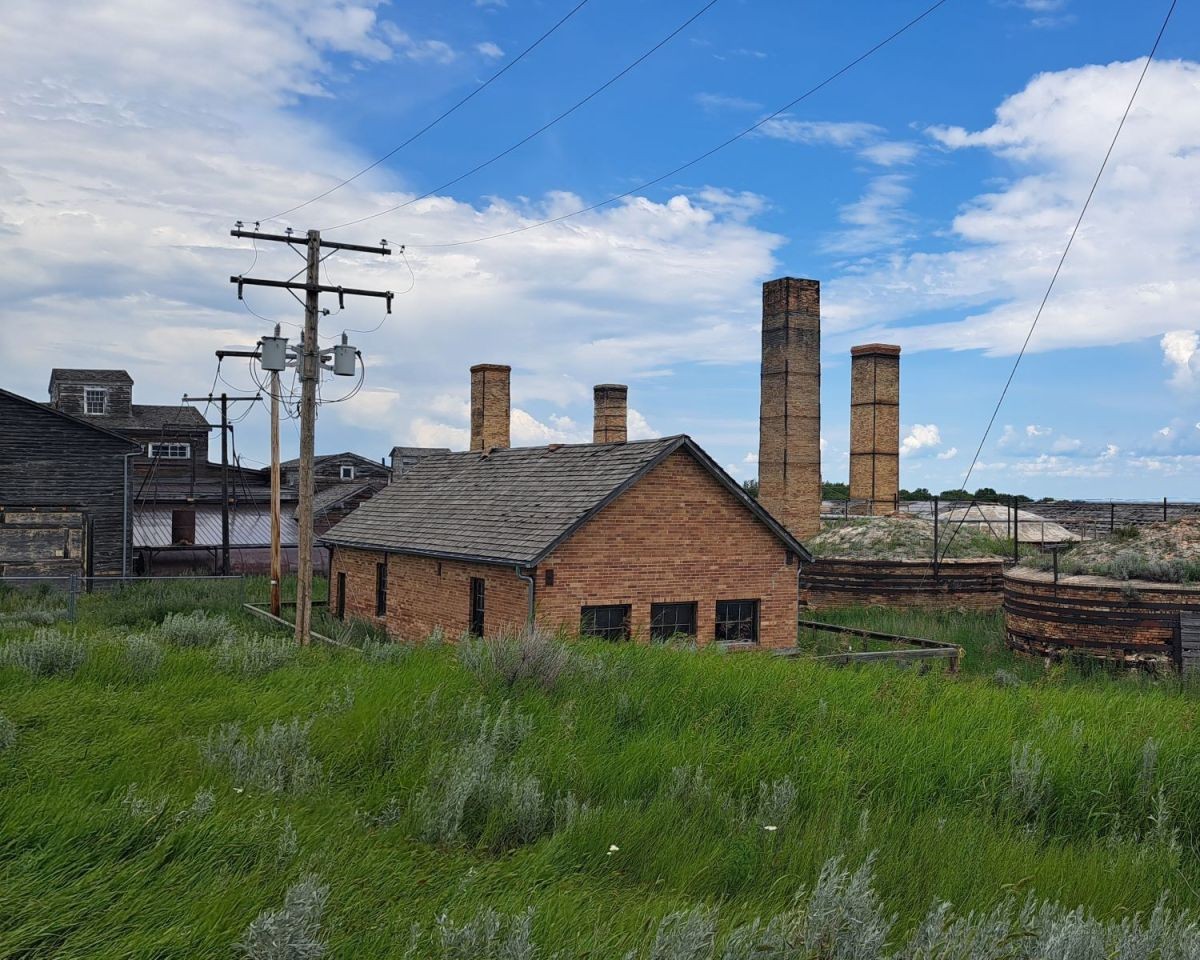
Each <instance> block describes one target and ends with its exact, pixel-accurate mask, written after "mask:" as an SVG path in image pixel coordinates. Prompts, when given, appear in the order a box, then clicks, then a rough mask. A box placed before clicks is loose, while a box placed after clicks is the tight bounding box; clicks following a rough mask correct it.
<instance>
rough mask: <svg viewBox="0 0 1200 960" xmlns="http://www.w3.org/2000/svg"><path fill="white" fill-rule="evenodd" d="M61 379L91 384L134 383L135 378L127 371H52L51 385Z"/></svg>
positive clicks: (56, 368)
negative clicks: (83, 381) (85, 381)
mask: <svg viewBox="0 0 1200 960" xmlns="http://www.w3.org/2000/svg"><path fill="white" fill-rule="evenodd" d="M60 378H61V379H63V380H71V381H75V382H78V381H80V380H87V381H89V382H90V383H133V377H131V376H130V375H129V373H128V371H125V370H81V369H78V368H75V367H55V368H54V369H53V370H51V371H50V383H51V385H53V383H54V381H55V380H58V379H60Z"/></svg>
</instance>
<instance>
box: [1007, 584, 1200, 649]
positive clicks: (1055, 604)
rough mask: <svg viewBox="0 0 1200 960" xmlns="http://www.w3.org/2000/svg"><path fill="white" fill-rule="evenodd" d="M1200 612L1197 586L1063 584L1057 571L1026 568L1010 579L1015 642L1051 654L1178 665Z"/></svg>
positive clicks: (1011, 635) (1009, 618)
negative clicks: (1188, 625)
mask: <svg viewBox="0 0 1200 960" xmlns="http://www.w3.org/2000/svg"><path fill="white" fill-rule="evenodd" d="M1198 617H1200V589H1197V588H1196V587H1188V586H1180V585H1178V584H1170V583H1151V582H1148V581H1140V580H1130V581H1118V580H1110V579H1108V578H1106V577H1061V578H1060V579H1059V581H1058V583H1057V584H1056V583H1054V580H1053V577H1052V575H1051V574H1048V573H1042V572H1040V571H1031V570H1023V569H1020V570H1011V571H1009V572H1008V573H1006V574H1005V577H1004V627H1005V632H1006V634H1007V639H1008V643H1009V646H1011V647H1012V648H1013V649H1015V650H1017V651H1018V652H1021V653H1028V654H1033V655H1035V656H1039V657H1046V658H1048V659H1053V660H1057V659H1061V658H1062V657H1063V656H1065V655H1067V654H1069V653H1073V652H1077V653H1084V654H1088V655H1090V656H1094V657H1098V658H1103V659H1107V660H1116V661H1119V662H1123V663H1125V664H1127V665H1130V666H1139V665H1164V666H1165V665H1169V664H1174V665H1178V664H1179V662H1180V650H1181V647H1182V642H1181V641H1182V637H1181V633H1182V626H1183V623H1184V621H1185V620H1191V619H1193V618H1198ZM1189 632H1190V631H1189Z"/></svg>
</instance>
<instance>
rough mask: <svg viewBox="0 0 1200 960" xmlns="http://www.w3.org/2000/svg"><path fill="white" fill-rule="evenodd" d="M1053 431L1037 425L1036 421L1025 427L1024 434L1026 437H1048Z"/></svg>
mask: <svg viewBox="0 0 1200 960" xmlns="http://www.w3.org/2000/svg"><path fill="white" fill-rule="evenodd" d="M1053 432H1054V431H1053V429H1051V428H1050V427H1039V426H1038V425H1037V424H1036V423H1031V424H1029V426H1027V427H1026V428H1025V436H1027V437H1048V436H1050V434H1052V433H1053Z"/></svg>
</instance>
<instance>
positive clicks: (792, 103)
mask: <svg viewBox="0 0 1200 960" xmlns="http://www.w3.org/2000/svg"><path fill="white" fill-rule="evenodd" d="M948 2H949V0H936V2H935V3H933V4H931V5H930V6H929V7H926V8H925V10H923V11H922V12H921V13H919V14H917V15H916V16H915V17H913V18H912V19H911V20H909V21H908V22H906V23H905V24H904V25H903V26H901V27H898V28H897V29H896V30H894V31H893V32H892V33H890V34H888V36H886V37H884V38H883V39H882V40H880V41H879V42H878V43H876V44H875V45H874V46H872V47H871V48H870V49H868V50H866V51H865V52H864V53H861V54H859V55H858V56H857V57H855V58H854V59H853V60H851V61H850V62H849V63H847V64H846V65H845V66H843V67H841V68H840V69H839V70H836V71H835V72H833V73H831V74H829V76H827V77H825V79H824V80H822V81H820V82H819V83H817V84H815V85H814V86H812V87H810V88H809V89H807V90H805V91H804V92H803V93H802V94H800V95H799V96H798V97H795V98H793V99H792V100H789V101H788V102H787V103H785V104H784V105H783V106H782V107H780V108H779V109H778V110H775V111H773V112H772V113H769V114H767V115H766V116H765V117H763V118H762V119H761V120H758V121H757V122H755V123H752V124H751V125H750V126H748V127H746V129H744V130H742V131H741V132H740V133H735V134H734V135H733V136H731V137H729V138H728V139H726V140H723V141H721V142H720V143H718V144H717V145H716V146H714V147H710V148H709V149H708V150H705V151H704V152H703V153H701V154H700V155H698V156H696V157H693V158H692V159H691V160H688V161H687V162H685V163H681V164H679V166H677V167H674V168H672V169H671V170H668V171H667V172H666V173H663V174H660V175H659V176H657V177H654V178H653V179H651V180H646V181H644V182H642V183H639V184H638V185H637V186H635V187H631V188H630V189H628V190H626V191H624V192H623V193H618V194H615V195H613V196H611V197H608V198H607V199H605V200H600V201H598V202H596V203H592V204H588V205H587V206H585V207H580V208H579V209H578V210H572V211H571V212H570V213H564V214H560V215H559V216H556V217H548V218H546V219H545V220H538V221H535V222H534V223H528V224H525V225H524V226H521V227H515V228H513V229H512V230H504V231H501V232H499V233H493V234H488V235H486V236H482V237H473V238H472V239H470V240H451V241H444V242H440V243H408V244H406V245H407V246H409V247H413V248H416V249H419V250H427V249H434V248H444V247H462V246H467V245H468V244H473V243H485V242H488V241H490V240H500V239H502V238H504V237H511V236H515V235H516V234H518V233H525V232H526V231H529V230H537V229H538V228H540V227H546V226H550V225H551V224H555V223H562V222H563V221H564V220H570V219H571V218H572V217H578V216H580V215H582V214H585V213H590V212H591V211H593V210H599V209H600V208H601V207H606V206H608V205H609V204H610V203H616V202H618V201H620V200H625V199H626V198H628V197H632V196H633V195H634V194H637V193H640V192H642V191H643V190H646V189H648V188H650V187H653V186H655V185H656V184H659V183H662V181H664V180H667V179H670V178H671V177H674V176H676V175H677V174H680V173H682V172H683V171H684V170H687V169H689V168H690V167H694V166H695V165H696V164H698V163H700V162H702V161H704V160H707V159H708V158H709V157H711V156H713V155H714V154H717V153H719V152H720V151H722V150H724V149H725V148H726V147H729V146H732V145H733V144H734V143H737V142H738V141H739V140H742V139H744V138H746V137H748V136H749V135H750V134H752V133H754V132H755V131H756V130H759V129H761V128H762V127H763V126H765V125H766V124H768V123H770V122H771V121H772V120H775V119H776V118H778V117H779V116H780V115H781V114H783V113H786V112H787V111H788V110H791V109H792V108H793V107H796V106H797V105H799V104H801V103H803V102H804V101H805V100H807V99H808V98H809V97H811V96H813V95H814V94H815V93H817V92H819V91H820V90H822V89H824V88H825V87H827V86H829V84H831V83H833V82H834V81H835V80H837V79H838V78H839V77H841V76H842V75H843V74H845V73H848V72H849V71H850V70H852V69H854V68H855V67H856V66H858V65H859V64H860V63H862V62H863V61H864V60H867V59H869V58H870V57H872V56H873V55H874V54H876V53H878V52H879V51H880V50H882V49H883V48H884V47H886V46H888V45H889V44H890V43H892V42H893V41H894V40H897V39H898V38H899V37H901V36H903V35H904V34H905V33H907V32H908V31H909V30H911V29H912V28H913V27H915V26H916V25H917V24H918V23H920V22H921V21H922V20H924V19H925V18H926V17H928V16H929V15H930V14H932V13H934V12H935V11H936V10H938V9H939V8H941V7H943V6H945V4H947V3H948ZM410 202H412V201H410ZM395 209H398V207H397V208H395ZM385 212H391V211H385ZM373 216H379V214H375V215H373ZM363 219H370V218H369V217H367V218H363ZM361 222H362V220H352V221H348V222H347V223H345V224H339V226H349V225H350V224H351V223H361Z"/></svg>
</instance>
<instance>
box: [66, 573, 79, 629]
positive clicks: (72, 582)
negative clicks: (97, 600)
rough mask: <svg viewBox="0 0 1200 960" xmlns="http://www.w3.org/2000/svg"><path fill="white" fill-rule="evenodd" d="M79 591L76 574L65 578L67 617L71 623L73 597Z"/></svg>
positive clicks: (73, 615) (73, 619) (72, 618)
mask: <svg viewBox="0 0 1200 960" xmlns="http://www.w3.org/2000/svg"><path fill="white" fill-rule="evenodd" d="M78 593H79V578H78V576H77V575H76V574H71V575H70V577H68V578H67V619H68V620H70V621H71V622H72V623H74V622H75V599H76V597H77V596H78Z"/></svg>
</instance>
